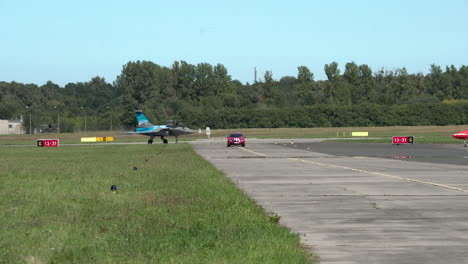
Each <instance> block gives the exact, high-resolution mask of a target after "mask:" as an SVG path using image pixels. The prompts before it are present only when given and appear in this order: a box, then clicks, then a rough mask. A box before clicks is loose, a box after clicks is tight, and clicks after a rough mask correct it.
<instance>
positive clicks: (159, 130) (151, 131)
mask: <svg viewBox="0 0 468 264" xmlns="http://www.w3.org/2000/svg"><path fill="white" fill-rule="evenodd" d="M170 130H171V128H168V127H156V128H151V129H145V128H139V129H137V131H135V132H120V133H121V134H125V135H134V134H137V135H156V136H158V135H161V136H165V135H167V133H170V132H169V131H170Z"/></svg>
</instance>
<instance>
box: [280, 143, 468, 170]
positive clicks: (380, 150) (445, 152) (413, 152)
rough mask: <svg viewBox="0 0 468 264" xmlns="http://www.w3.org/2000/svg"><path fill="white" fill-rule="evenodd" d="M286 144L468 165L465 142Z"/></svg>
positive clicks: (322, 150)
mask: <svg viewBox="0 0 468 264" xmlns="http://www.w3.org/2000/svg"><path fill="white" fill-rule="evenodd" d="M283 146H286V147H297V148H300V149H304V150H308V151H315V152H320V153H325V154H329V155H334V156H347V157H373V158H385V159H400V160H404V161H409V162H413V161H415V162H427V163H439V164H453V165H465V166H468V148H465V147H464V146H463V143H462V144H459V145H457V144H407V145H392V144H369V143H337V142H315V143H312V142H306V143H295V144H294V145H293V146H291V144H283Z"/></svg>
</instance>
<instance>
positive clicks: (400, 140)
mask: <svg viewBox="0 0 468 264" xmlns="http://www.w3.org/2000/svg"><path fill="white" fill-rule="evenodd" d="M413 143H414V137H412V136H410V137H392V144H393V145H400V144H413Z"/></svg>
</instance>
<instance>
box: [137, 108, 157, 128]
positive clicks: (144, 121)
mask: <svg viewBox="0 0 468 264" xmlns="http://www.w3.org/2000/svg"><path fill="white" fill-rule="evenodd" d="M135 115H136V119H137V122H138V126H137V127H150V126H153V124H151V122H150V121H149V120H148V118H147V117H146V116H145V114H143V111H141V110H135Z"/></svg>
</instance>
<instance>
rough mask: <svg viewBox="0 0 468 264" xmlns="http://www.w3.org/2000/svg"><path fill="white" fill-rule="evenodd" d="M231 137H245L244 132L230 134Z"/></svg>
mask: <svg viewBox="0 0 468 264" xmlns="http://www.w3.org/2000/svg"><path fill="white" fill-rule="evenodd" d="M229 137H243V136H242V134H229Z"/></svg>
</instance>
